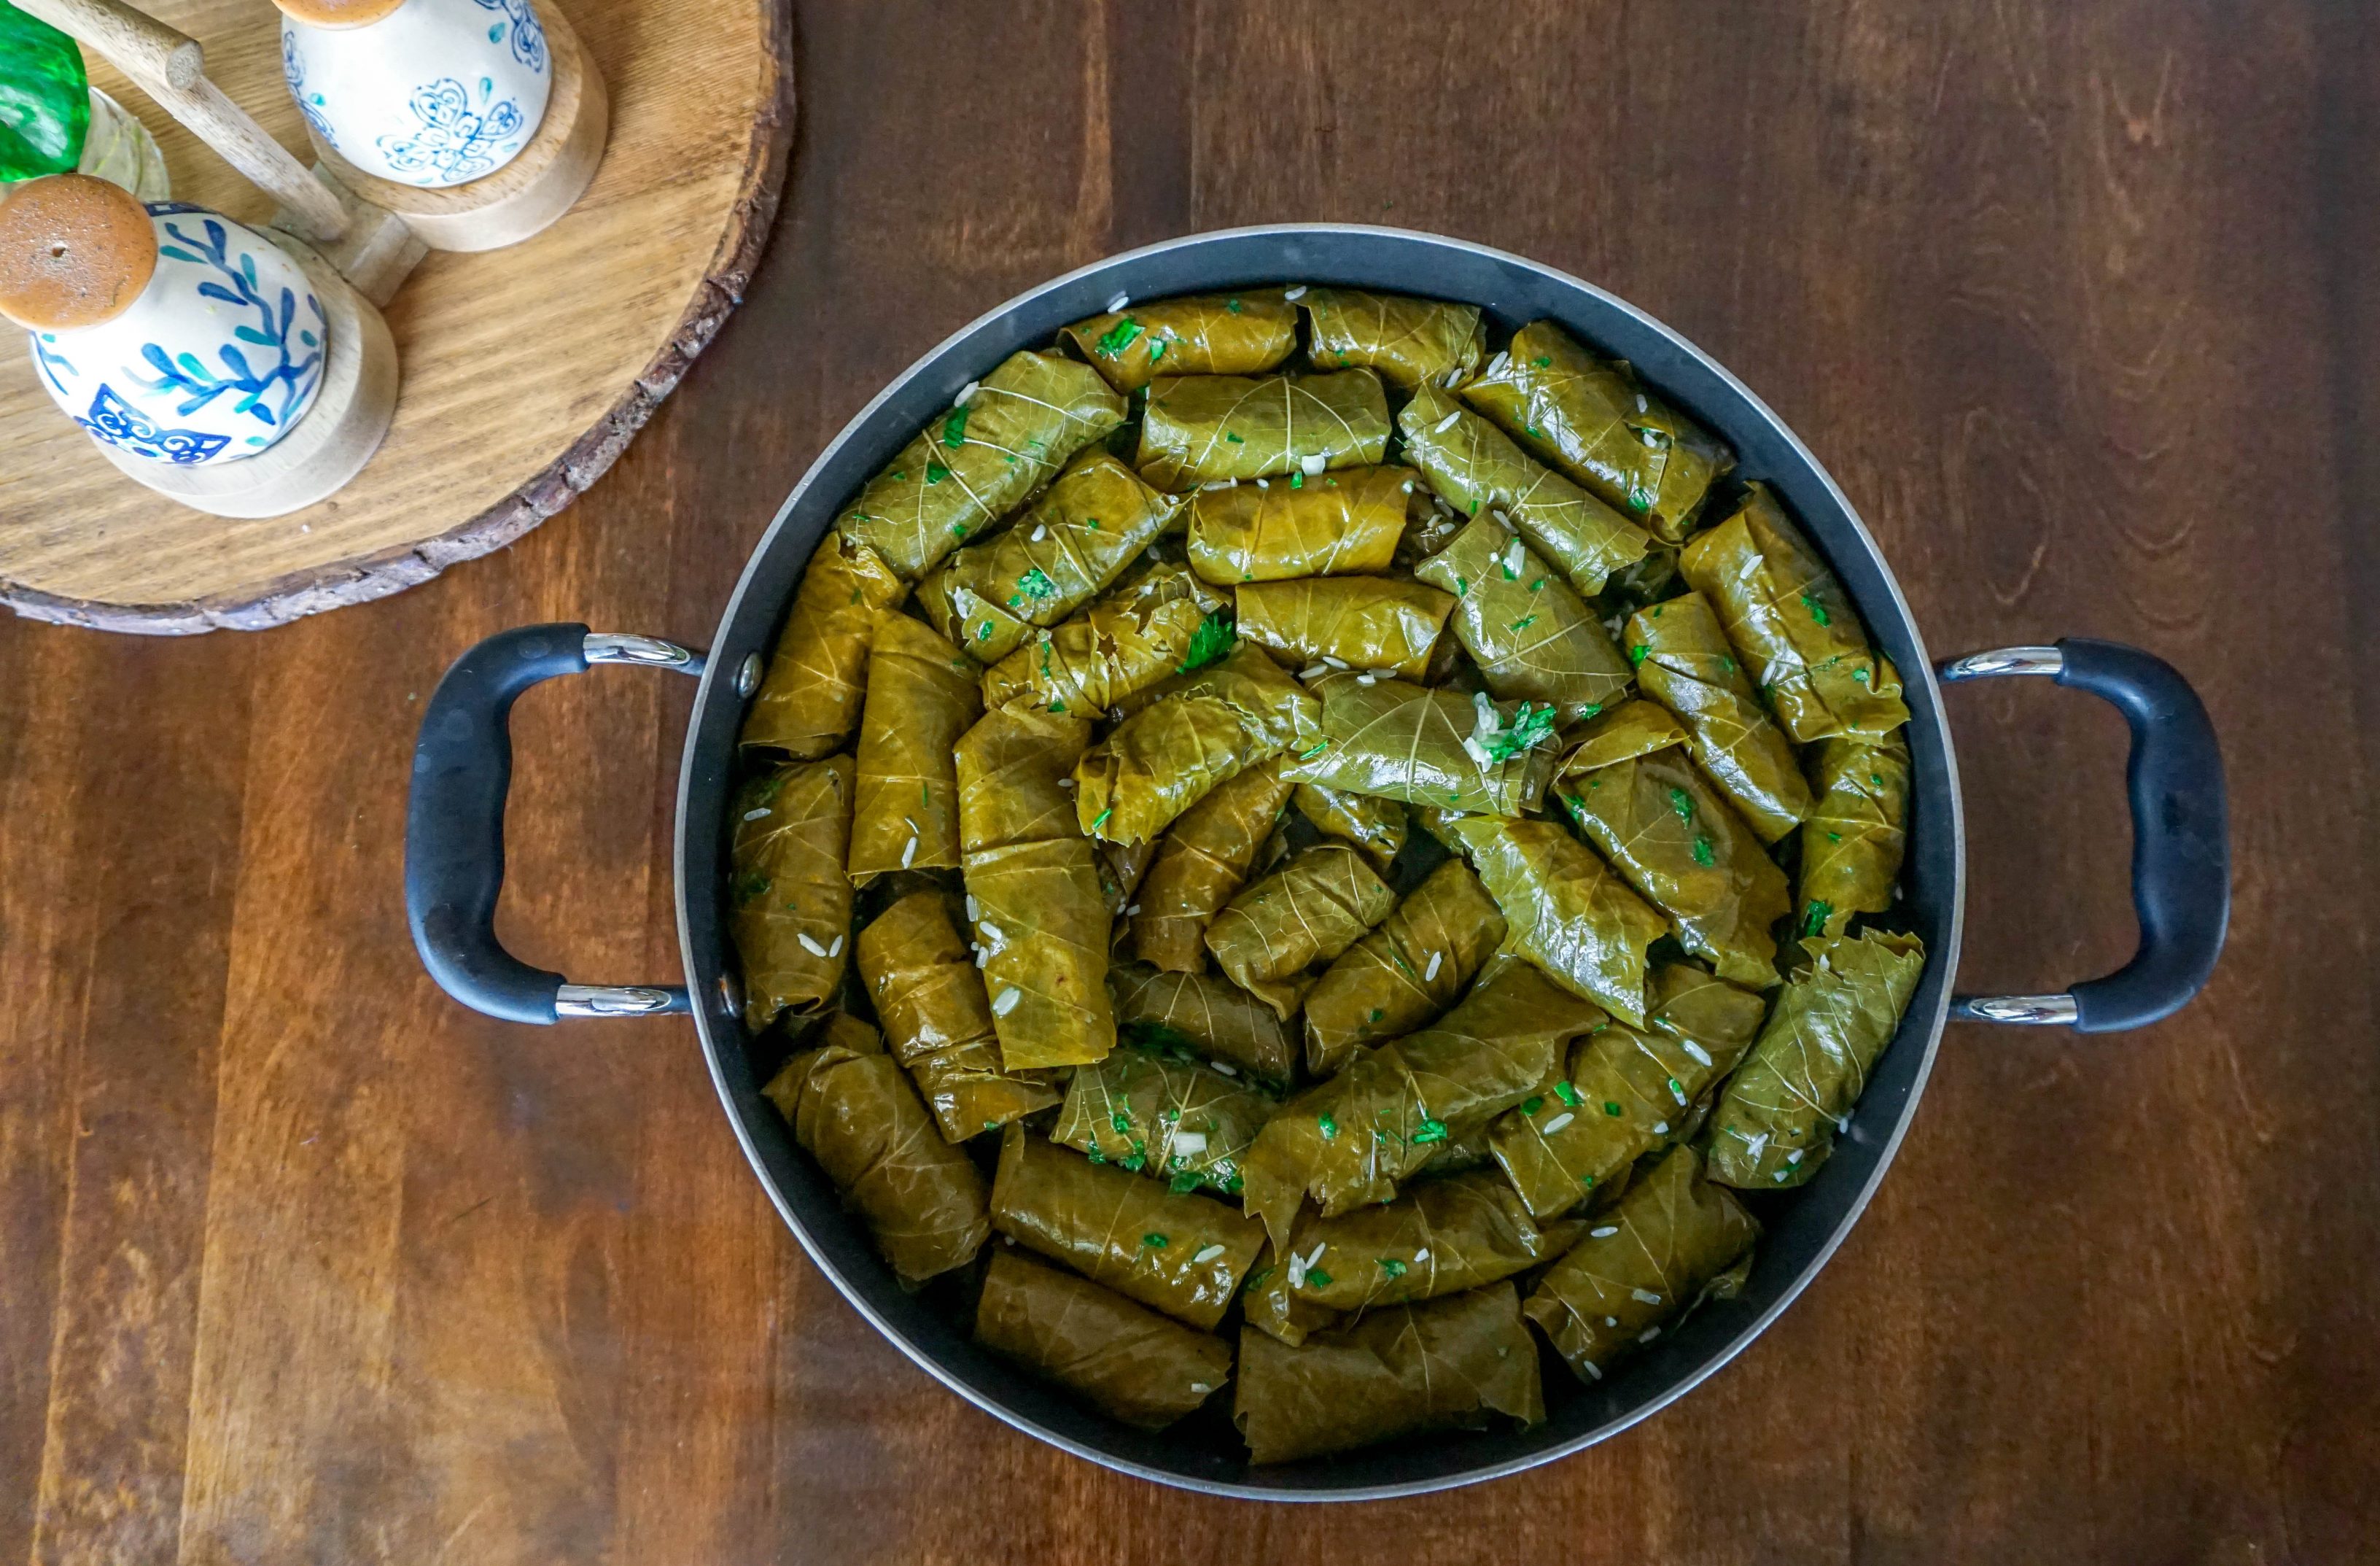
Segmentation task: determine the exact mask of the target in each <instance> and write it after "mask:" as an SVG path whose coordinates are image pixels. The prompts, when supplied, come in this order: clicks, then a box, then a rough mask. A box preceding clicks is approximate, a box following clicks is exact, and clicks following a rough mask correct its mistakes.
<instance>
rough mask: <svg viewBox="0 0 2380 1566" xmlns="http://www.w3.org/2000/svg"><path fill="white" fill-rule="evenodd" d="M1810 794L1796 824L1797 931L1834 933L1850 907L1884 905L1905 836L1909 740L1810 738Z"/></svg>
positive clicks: (1876, 909) (1847, 919)
mask: <svg viewBox="0 0 2380 1566" xmlns="http://www.w3.org/2000/svg"><path fill="white" fill-rule="evenodd" d="M1812 765H1813V767H1814V773H1813V777H1814V780H1815V784H1816V787H1817V790H1818V802H1817V804H1816V805H1815V807H1814V808H1813V809H1812V811H1811V813H1810V819H1809V820H1808V821H1807V822H1806V823H1804V824H1803V827H1802V905H1801V921H1802V923H1801V925H1800V928H1801V932H1802V934H1803V935H1804V936H1840V935H1841V934H1842V933H1843V930H1844V927H1845V926H1847V925H1848V924H1851V922H1852V914H1854V913H1882V912H1884V911H1887V910H1888V909H1889V908H1891V906H1892V887H1893V883H1894V882H1896V881H1898V880H1899V879H1900V857H1901V853H1902V851H1903V850H1905V849H1906V848H1907V847H1908V843H1909V741H1908V740H1904V739H1902V738H1901V737H1900V734H1899V733H1897V732H1896V733H1892V734H1888V735H1886V736H1885V737H1884V738H1883V739H1882V740H1876V741H1869V740H1852V739H1836V740H1819V741H1818V749H1817V755H1816V759H1815V762H1814V763H1813V764H1812Z"/></svg>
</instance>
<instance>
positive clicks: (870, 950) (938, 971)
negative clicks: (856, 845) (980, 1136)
mask: <svg viewBox="0 0 2380 1566" xmlns="http://www.w3.org/2000/svg"><path fill="white" fill-rule="evenodd" d="M856 953H857V956H858V959H859V981H860V984H861V985H863V986H864V987H865V988H866V989H867V991H868V999H869V1000H870V1001H872V1002H873V1003H874V1004H875V1007H876V1015H877V1018H878V1020H879V1021H880V1022H882V1023H883V1024H884V1033H885V1036H886V1038H887V1040H888V1041H889V1042H890V1043H891V1045H892V1054H893V1058H895V1059H897V1060H899V1061H900V1062H901V1064H902V1066H903V1068H904V1069H905V1070H906V1071H908V1073H909V1076H910V1078H911V1080H912V1081H914V1082H915V1083H917V1093H918V1095H919V1096H920V1097H922V1098H923V1099H924V1100H925V1102H926V1107H927V1108H928V1109H929V1110H931V1111H932V1112H933V1116H934V1123H935V1124H936V1125H938V1126H940V1127H941V1132H942V1138H943V1140H944V1141H947V1142H964V1141H965V1140H966V1139H967V1138H968V1137H970V1136H974V1135H976V1134H977V1133H978V1132H987V1131H997V1130H999V1129H1000V1128H1001V1127H1002V1126H1004V1125H1006V1124H1007V1123H1008V1122H1009V1121H1011V1120H1015V1119H1023V1118H1024V1117H1026V1115H1029V1114H1032V1113H1033V1112H1034V1111H1035V1110H1037V1109H1046V1108H1048V1107H1050V1105H1052V1104H1055V1103H1057V1102H1058V1101H1059V1097H1060V1095H1059V1093H1058V1090H1057V1088H1056V1087H1054V1086H1053V1085H1051V1083H1050V1079H1049V1076H1048V1074H1047V1073H1044V1072H1040V1071H1021V1072H1013V1073H1012V1072H1010V1071H1005V1070H1003V1069H1002V1065H1001V1060H1000V1037H999V1034H998V1031H997V1030H996V1029H994V1028H993V1026H992V1019H991V997H990V996H989V995H987V994H986V993H985V992H984V987H983V975H982V974H981V973H978V972H977V970H976V965H975V959H974V956H973V955H972V954H971V953H970V952H969V951H968V949H967V943H966V942H965V939H963V938H962V937H961V936H960V935H959V933H958V930H957V928H956V927H955V926H953V924H952V923H951V915H950V910H949V909H948V908H947V907H945V906H944V902H943V897H942V894H941V892H939V891H933V890H921V891H915V892H911V893H910V894H909V895H908V896H907V897H905V898H903V899H900V900H899V901H897V902H895V903H893V904H892V906H891V907H890V908H887V909H886V910H885V911H883V912H881V913H880V914H878V915H877V916H876V919H875V921H874V922H873V923H872V924H869V925H868V927H867V928H866V929H864V930H862V931H860V932H859V938H858V940H857V942H856Z"/></svg>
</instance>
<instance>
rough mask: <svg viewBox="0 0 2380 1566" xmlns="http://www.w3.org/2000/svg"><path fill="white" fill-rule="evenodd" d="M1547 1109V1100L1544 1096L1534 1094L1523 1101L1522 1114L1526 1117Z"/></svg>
mask: <svg viewBox="0 0 2380 1566" xmlns="http://www.w3.org/2000/svg"><path fill="white" fill-rule="evenodd" d="M1544 1107H1546V1100H1545V1095H1543V1094H1539V1093H1533V1094H1531V1095H1528V1096H1527V1097H1526V1098H1524V1099H1522V1100H1521V1113H1523V1114H1524V1115H1534V1114H1536V1112H1537V1111H1538V1110H1540V1109H1542V1108H1544Z"/></svg>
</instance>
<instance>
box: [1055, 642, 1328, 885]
mask: <svg viewBox="0 0 2380 1566" xmlns="http://www.w3.org/2000/svg"><path fill="white" fill-rule="evenodd" d="M1153 693H1154V696H1155V699H1154V700H1152V701H1150V702H1149V703H1147V705H1145V706H1143V707H1141V708H1140V709H1139V710H1138V711H1136V712H1134V713H1133V714H1131V715H1130V716H1127V717H1125V718H1124V719H1123V721H1122V722H1121V723H1119V724H1117V725H1116V726H1115V728H1113V729H1111V730H1110V731H1109V734H1108V737H1107V738H1106V739H1104V740H1100V741H1099V743H1098V744H1096V745H1094V746H1092V747H1091V748H1090V749H1089V750H1088V751H1087V752H1085V753H1084V756H1083V759H1082V762H1081V764H1080V765H1077V766H1076V767H1075V784H1076V789H1075V809H1076V811H1077V812H1078V813H1079V816H1080V822H1081V826H1082V829H1083V830H1084V831H1085V832H1087V833H1088V834H1089V835H1091V836H1093V837H1096V838H1105V839H1107V840H1108V841H1111V842H1118V843H1136V842H1141V841H1144V840H1146V839H1147V838H1154V837H1156V836H1157V835H1158V834H1159V833H1160V832H1162V831H1164V830H1165V828H1166V827H1168V826H1171V825H1172V823H1173V821H1174V819H1175V818H1176V817H1178V816H1180V815H1181V814H1182V813H1183V812H1184V811H1186V810H1188V809H1189V808H1190V807H1191V806H1192V805H1195V804H1196V803H1197V802H1198V801H1200V800H1202V799H1204V798H1206V796H1207V794H1208V792H1209V791H1210V790H1212V789H1214V788H1215V787H1216V786H1217V785H1218V784H1220V783H1223V782H1227V781H1229V780H1230V779H1231V778H1233V777H1237V776H1239V775H1240V774H1241V773H1242V772H1245V771H1246V770H1247V769H1248V768H1249V767H1251V766H1254V765H1257V763H1258V762H1262V761H1267V760H1269V759H1270V758H1272V757H1274V756H1277V755H1280V754H1281V752H1283V751H1286V750H1289V749H1291V748H1293V747H1303V746H1306V745H1310V744H1313V743H1315V742H1316V740H1318V737H1319V735H1320V732H1321V729H1320V725H1319V723H1318V703H1316V701H1315V699H1314V698H1313V697H1312V696H1310V695H1308V694H1307V693H1306V691H1305V687H1303V686H1301V685H1299V684H1298V683H1297V681H1296V680H1294V679H1291V678H1290V677H1289V675H1288V674H1287V673H1286V672H1284V671H1283V670H1282V668H1281V666H1280V665H1278V664H1276V663H1274V662H1273V661H1272V659H1271V657H1270V656H1269V655H1267V654H1266V652H1265V651H1264V649H1263V648H1261V647H1257V646H1254V645H1251V644H1249V643H1247V642H1242V643H1240V645H1238V646H1236V647H1234V648H1233V649H1232V652H1231V655H1229V656H1228V657H1226V658H1224V659H1223V660H1222V662H1220V663H1218V664H1214V665H1212V666H1210V667H1207V668H1203V669H1199V670H1197V671H1196V672H1195V673H1191V674H1185V675H1177V676H1176V677H1174V678H1173V679H1170V680H1168V681H1166V682H1165V683H1164V684H1162V685H1160V686H1158V687H1156V688H1155V690H1154V692H1153Z"/></svg>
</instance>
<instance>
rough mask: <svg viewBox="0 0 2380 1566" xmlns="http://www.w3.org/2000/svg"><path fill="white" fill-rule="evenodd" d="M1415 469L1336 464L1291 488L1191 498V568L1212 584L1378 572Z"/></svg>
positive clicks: (1201, 493) (1235, 487) (1231, 487)
mask: <svg viewBox="0 0 2380 1566" xmlns="http://www.w3.org/2000/svg"><path fill="white" fill-rule="evenodd" d="M1414 485H1415V473H1414V471H1413V470H1412V469H1410V468H1342V469H1340V470H1339V471H1336V472H1327V473H1324V474H1323V475H1322V476H1321V477H1319V478H1315V479H1308V480H1307V481H1306V482H1305V483H1302V484H1300V485H1298V486H1297V487H1296V488H1294V489H1292V488H1291V487H1290V486H1289V485H1287V484H1285V483H1267V484H1266V485H1265V486H1264V487H1263V488H1261V489H1259V488H1258V487H1257V486H1256V485H1255V484H1253V483H1229V484H1224V485H1222V486H1220V488H1212V489H1200V490H1198V491H1197V492H1196V494H1194V495H1191V496H1190V567H1191V569H1193V570H1195V571H1196V572H1197V573H1198V574H1199V575H1200V576H1202V577H1204V578H1205V579H1206V580H1207V581H1211V582H1214V583H1215V584H1216V585H1218V586H1221V587H1232V586H1236V585H1237V584H1239V583H1241V582H1244V581H1287V580H1289V579H1292V578H1295V577H1307V576H1346V575H1362V574H1365V573H1368V572H1373V571H1384V570H1386V569H1389V564H1390V561H1391V560H1393V559H1394V558H1395V557H1396V549H1397V539H1398V536H1399V535H1400V534H1401V533H1403V531H1404V526H1405V515H1406V508H1407V506H1408V504H1409V502H1410V499H1411V496H1412V495H1413V492H1414Z"/></svg>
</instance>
